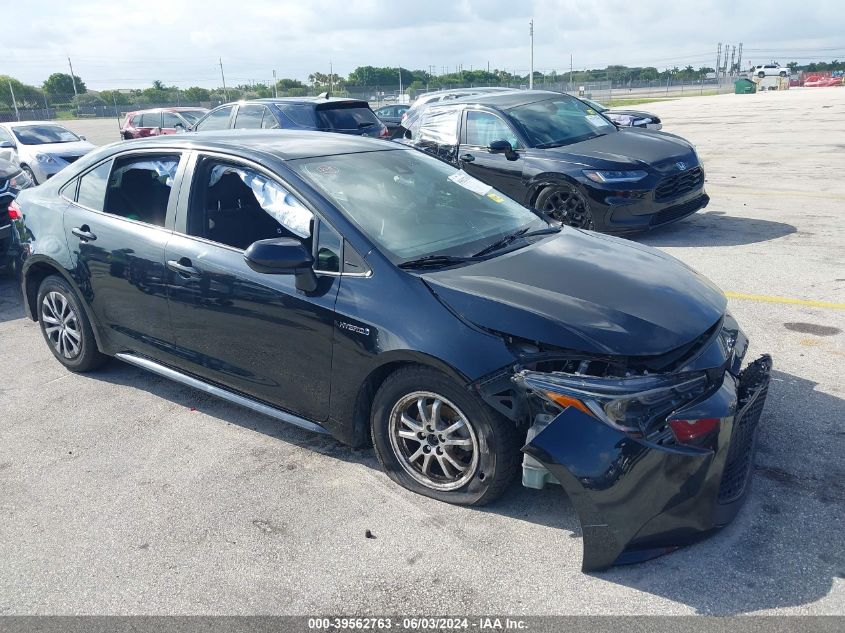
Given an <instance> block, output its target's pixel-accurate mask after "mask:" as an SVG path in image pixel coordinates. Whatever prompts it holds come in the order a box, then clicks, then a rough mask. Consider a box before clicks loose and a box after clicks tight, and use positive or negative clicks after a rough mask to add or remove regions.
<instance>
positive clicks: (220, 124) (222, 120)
mask: <svg viewBox="0 0 845 633" xmlns="http://www.w3.org/2000/svg"><path fill="white" fill-rule="evenodd" d="M231 114H232V106H226V107H223V108H217V109H216V110H212V111H211V112H209V113H208V115H207V116H206V117H205V118H204V119H203V120H202V121H200V122H199V123H198V124H197V132H207V131H209V130H227V129H229V115H231Z"/></svg>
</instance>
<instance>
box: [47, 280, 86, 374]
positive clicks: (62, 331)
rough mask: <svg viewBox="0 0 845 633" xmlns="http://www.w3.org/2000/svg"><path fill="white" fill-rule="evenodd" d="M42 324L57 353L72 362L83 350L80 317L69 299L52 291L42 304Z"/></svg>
mask: <svg viewBox="0 0 845 633" xmlns="http://www.w3.org/2000/svg"><path fill="white" fill-rule="evenodd" d="M41 322H42V323H43V324H44V333H45V334H46V335H47V338H48V339H49V341H50V343H51V344H52V345H53V347H54V348H56V351H57V352H58V353H59V354H60V355H61V356H63V357H64V358H67V359H68V360H72V359H74V358H76V357H77V356H79V353H80V351H81V350H82V332H81V326H80V323H79V317H78V316H77V314H76V311H75V310H74V309H73V307H72V306H71V304H70V302H69V301H68V300H67V298H66V297H65V296H64V295H62V294H61V293H59V292H56V291H51V292H48V293H47V294H46V295H44V300H43V301H42V302H41Z"/></svg>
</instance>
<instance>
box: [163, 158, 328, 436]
mask: <svg viewBox="0 0 845 633" xmlns="http://www.w3.org/2000/svg"><path fill="white" fill-rule="evenodd" d="M192 182H193V184H192V190H191V192H190V195H189V196H184V197H182V199H181V200H180V205H179V208H180V210H179V219H178V220H177V232H176V233H175V234H174V236H173V239H171V240H170V242H168V244H167V253H166V258H165V260H166V266H167V270H166V275H167V284H168V296H169V299H170V312H171V315H172V324H173V330H174V336H175V343H176V349H175V351H174V354H175V357H174V362H176V363H178V364H179V365H180V366H181V367H182V368H183V369H184V370H185V371H188V372H190V373H193V374H196V375H199V376H202V377H204V378H206V379H207V380H210V381H213V382H216V383H218V384H222V385H225V386H227V387H229V388H231V389H234V390H236V391H238V392H241V393H244V394H247V395H249V396H252V397H254V398H256V399H259V400H261V401H264V402H267V403H270V404H272V405H274V406H277V407H280V408H283V409H286V410H288V411H291V412H293V413H295V414H297V415H300V416H303V417H306V418H308V419H310V420H314V421H317V422H320V421H322V420H324V419H325V418H326V417H327V416H328V410H329V387H330V377H331V361H332V335H333V326H334V307H335V299H336V297H337V291H338V286H339V281H340V277H338V276H331V275H325V276H320V277H319V283H318V286H317V289H316V291H314V292H309V293H304V292H302V291H299V290H297V289H296V285H295V284H296V281H295V278H294V276H293V275H274V274H263V273H258V272H256V271H254V270H252V269H251V268H250V267H249V266H248V265H247V264H246V262H245V261H244V253H243V251H244V250H245V249H246V248H247V247H248V246H249V245H250V244H252V243H253V242H255V241H257V240H261V239H270V238H276V237H294V238H296V239H299V240H300V241H302V242H303V244H305V245H306V247H307V248H309V250H313V245H312V242H313V239H312V233H313V231H314V218H313V215H312V213H311V211H309V210H308V209H307V208H305V207H304V206H303V205H302V204H301V203H299V201H298V200H297V198H295V197H294V196H293V195H292V194H291V193H290V192H289V190H288V189H286V188H285V186H284V185H283V184H282V183H281V182H280V181H278V180H277V179H276V178H275V177H273V176H271V175H269V174H268V173H267V172H265V171H263V170H262V169H261V168H259V167H257V166H253V165H251V164H246V163H241V162H238V161H235V160H229V159H225V158H216V157H211V156H201V157H200V158H199V160H198V162H197V164H196V167H195V169H194V176H193V180H192ZM183 216H184V217H183ZM317 265H318V266H319V260H318V264H317Z"/></svg>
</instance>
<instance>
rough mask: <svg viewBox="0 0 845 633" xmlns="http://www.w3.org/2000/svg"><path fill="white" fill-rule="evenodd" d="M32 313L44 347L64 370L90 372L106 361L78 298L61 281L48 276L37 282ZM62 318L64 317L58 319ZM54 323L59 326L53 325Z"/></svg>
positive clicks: (66, 284)
mask: <svg viewBox="0 0 845 633" xmlns="http://www.w3.org/2000/svg"><path fill="white" fill-rule="evenodd" d="M62 301H64V304H63V303H62ZM63 305H64V306H66V308H67V309H66V310H65V309H63V308H62V307H61V306H63ZM36 310H37V311H38V323H39V325H40V326H41V334H42V335H43V336H44V340H45V341H46V342H47V346H48V347H49V348H50V351H51V352H53V356H55V357H56V360H58V361H59V362H60V363H61V364H62V365H64V366H65V367H66V368H67V369H69V370H70V371H73V372H79V373H82V372H87V371H93V370H94V369H97V368H98V367H100V366H101V365H102V364H103V363H105V362H106V361H107V360H108V356H106V355H105V354H103V353H101V352H100V350H99V349H98V348H97V341H96V339H95V338H94V331H93V330H92V328H91V323H90V322H89V321H88V316H87V315H86V314H85V310H84V309H83V308H82V304H81V302H80V301H79V298H78V297H77V296H76V293H75V292H74V291H73V288H71V287H70V284H68V283H67V282H66V281H65V280H64V279H62V278H61V277H59V276H58V275H50V276H49V277H47V278H46V279H44V281H42V282H41V286H40V287H39V288H38V303H37V304H36ZM62 315H67V316H65V317H64V318H62ZM58 321H62V324H63V325H57V323H58ZM56 327H59V329H58V330H56V329H54V328H56Z"/></svg>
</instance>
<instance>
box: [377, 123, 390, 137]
mask: <svg viewBox="0 0 845 633" xmlns="http://www.w3.org/2000/svg"><path fill="white" fill-rule="evenodd" d="M388 136H390V132H388V131H387V126H386V125H382V126H381V132H379V133H378V137H379V138H387V137H388Z"/></svg>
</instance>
